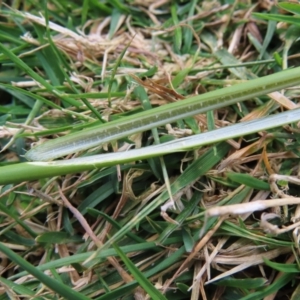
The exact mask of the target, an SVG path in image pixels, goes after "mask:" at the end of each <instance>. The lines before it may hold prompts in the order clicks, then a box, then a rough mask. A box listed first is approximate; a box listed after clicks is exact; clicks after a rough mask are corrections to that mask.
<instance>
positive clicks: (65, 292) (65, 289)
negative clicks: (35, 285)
mask: <svg viewBox="0 0 300 300" xmlns="http://www.w3.org/2000/svg"><path fill="white" fill-rule="evenodd" d="M0 251H1V252H2V253H4V254H5V255H6V256H7V257H8V258H9V259H10V260H12V261H13V262H14V263H15V264H17V265H18V266H20V267H21V268H23V269H24V270H26V271H27V272H28V273H29V274H31V275H33V276H34V277H35V278H36V279H38V280H39V281H40V282H42V283H43V284H45V285H46V286H47V287H49V288H50V289H51V290H53V291H55V292H56V293H58V294H59V295H61V296H63V297H64V298H65V299H74V300H88V299H89V298H88V297H86V296H84V295H82V294H80V293H78V292H76V291H75V290H73V289H72V288H70V287H69V286H67V285H64V284H62V283H60V282H58V281H56V280H54V279H52V278H51V277H49V276H47V275H45V274H44V273H43V272H41V271H39V270H38V269H37V268H36V267H34V266H33V265H31V264H30V263H29V262H27V261H26V260H25V259H23V258H22V257H20V256H19V255H17V254H16V253H15V252H13V251H12V250H10V249H9V248H7V247H6V246H4V245H3V244H2V243H0Z"/></svg>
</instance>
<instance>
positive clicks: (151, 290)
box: [113, 244, 167, 300]
mask: <svg viewBox="0 0 300 300" xmlns="http://www.w3.org/2000/svg"><path fill="white" fill-rule="evenodd" d="M113 247H114V249H115V250H116V252H117V253H118V255H119V256H120V258H121V259H122V261H123V262H124V264H125V265H126V266H127V268H128V270H129V271H130V273H131V274H132V275H133V277H134V278H135V280H136V281H137V282H138V283H139V284H140V286H141V287H142V288H143V289H144V290H145V291H146V292H147V293H148V294H149V296H150V297H152V299H157V300H167V298H166V297H165V296H164V295H163V294H161V293H160V292H159V291H158V290H157V289H156V288H155V287H154V286H153V285H152V283H151V282H150V281H149V280H148V279H147V277H145V275H144V274H143V273H142V272H141V271H140V270H139V269H138V268H137V267H136V266H135V265H134V263H132V261H131V260H130V259H129V258H128V257H127V256H126V255H125V253H123V252H122V250H121V249H120V248H119V247H118V246H117V245H116V244H113Z"/></svg>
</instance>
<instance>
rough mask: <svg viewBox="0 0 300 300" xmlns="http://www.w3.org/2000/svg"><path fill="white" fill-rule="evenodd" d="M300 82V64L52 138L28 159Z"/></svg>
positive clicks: (90, 144)
mask: <svg viewBox="0 0 300 300" xmlns="http://www.w3.org/2000/svg"><path fill="white" fill-rule="evenodd" d="M299 83H300V67H299V68H295V69H291V70H287V71H282V72H279V73H276V74H273V75H269V76H265V77H263V78H257V79H254V80H250V81H248V82H244V83H241V84H237V85H234V86H231V87H227V88H223V89H220V90H215V91H212V92H209V93H206V94H204V95H198V96H194V97H191V98H189V99H186V100H183V101H179V102H175V103H171V104H168V105H163V106H160V107H157V108H155V109H152V110H149V111H144V112H141V113H137V114H135V115H133V116H130V117H124V118H122V119H121V120H116V121H112V122H109V123H106V124H102V125H101V126H99V127H94V128H90V129H86V130H83V131H82V132H75V133H73V134H69V135H67V136H64V137H60V138H57V139H55V140H51V141H48V142H46V143H43V144H41V145H39V146H36V147H34V148H33V149H31V150H29V151H28V152H27V153H26V158H27V159H28V160H33V161H47V160H52V159H55V158H58V157H61V156H63V155H67V154H70V153H74V152H77V151H82V150H86V149H90V148H92V147H96V146H99V145H101V144H104V143H107V142H111V141H113V140H118V139H120V138H123V137H127V136H130V135H132V134H134V133H137V132H142V131H145V130H148V129H151V128H155V127H158V126H160V125H164V124H167V123H172V122H174V121H177V120H179V119H184V118H186V117H189V116H193V115H196V114H199V113H203V112H207V111H209V110H213V109H217V108H220V107H224V106H228V105H231V104H234V103H237V102H240V101H244V100H247V99H250V98H252V97H256V96H260V95H265V94H268V93H270V92H273V91H276V90H280V89H283V88H286V87H289V86H293V85H296V84H299Z"/></svg>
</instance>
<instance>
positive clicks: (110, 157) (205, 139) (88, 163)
mask: <svg viewBox="0 0 300 300" xmlns="http://www.w3.org/2000/svg"><path fill="white" fill-rule="evenodd" d="M299 120H300V108H298V109H294V110H290V111H286V112H284V113H281V114H277V115H272V116H269V117H266V118H261V119H258V120H252V121H248V122H243V123H241V124H235V125H232V126H228V127H224V128H220V129H216V130H213V131H210V132H205V133H201V134H197V135H194V136H191V137H187V138H183V139H179V140H175V141H170V142H167V143H164V144H160V145H154V146H149V147H145V148H141V149H135V150H130V151H126V152H119V153H108V154H101V155H94V156H88V157H79V158H75V159H70V160H62V161H53V162H28V163H20V164H13V165H8V166H3V167H1V168H0V184H8V183H15V182H22V181H26V180H36V179H40V178H47V177H53V176H58V175H63V174H69V173H76V172H81V171H87V170H93V169H95V168H102V167H107V166H113V165H117V164H122V163H126V162H132V161H136V160H140V159H145V158H149V157H156V156H161V155H164V154H169V153H174V152H180V151H187V150H192V149H195V148H197V147H199V146H202V145H208V144H211V143H215V142H219V141H224V140H228V139H230V138H234V137H239V136H243V135H246V134H250V133H254V132H258V131H261V130H266V129H270V128H274V127H277V126H282V125H285V124H289V123H294V122H297V121H299ZM53 151H54V150H53Z"/></svg>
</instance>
